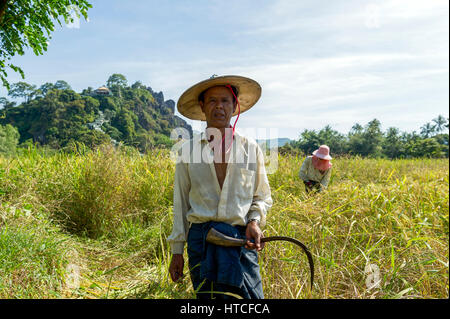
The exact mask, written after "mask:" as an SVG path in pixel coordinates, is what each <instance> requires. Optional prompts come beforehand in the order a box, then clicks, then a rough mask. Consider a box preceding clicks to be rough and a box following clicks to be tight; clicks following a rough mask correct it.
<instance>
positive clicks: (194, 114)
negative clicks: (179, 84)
mask: <svg viewBox="0 0 450 319" xmlns="http://www.w3.org/2000/svg"><path fill="white" fill-rule="evenodd" d="M228 84H229V85H231V86H234V87H235V88H236V89H237V91H238V100H239V104H240V106H241V113H243V112H245V111H247V110H249V109H250V108H251V107H252V106H253V105H255V103H256V102H257V101H258V100H259V98H260V96H261V86H260V85H259V84H258V82H256V81H254V80H252V79H249V78H246V77H243V76H239V75H224V76H212V77H211V78H209V79H208V80H205V81H201V82H199V83H197V84H195V85H193V86H191V87H190V88H189V89H187V90H186V91H185V92H184V93H183V94H182V95H181V97H180V98H179V100H178V103H177V109H178V112H180V113H181V114H182V115H184V116H185V117H187V118H189V119H191V120H199V121H206V117H205V114H204V113H203V111H202V108H201V106H200V103H199V101H198V97H199V95H200V93H202V92H203V91H205V90H207V89H209V88H211V87H214V86H225V85H228ZM237 114H238V108H236V111H235V112H234V113H233V116H234V115H237Z"/></svg>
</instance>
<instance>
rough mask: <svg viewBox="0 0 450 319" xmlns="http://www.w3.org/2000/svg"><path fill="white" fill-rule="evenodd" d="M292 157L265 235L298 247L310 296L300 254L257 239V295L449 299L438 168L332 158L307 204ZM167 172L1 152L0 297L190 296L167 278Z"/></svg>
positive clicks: (132, 163)
mask: <svg viewBox="0 0 450 319" xmlns="http://www.w3.org/2000/svg"><path fill="white" fill-rule="evenodd" d="M302 160H303V158H301V157H295V156H281V155H280V157H279V162H278V163H279V168H278V170H277V171H276V172H275V173H274V174H271V175H269V182H270V185H271V189H272V197H273V200H274V206H273V207H272V209H271V211H270V212H269V214H268V216H267V227H266V228H265V235H266V236H270V235H285V236H291V237H295V238H298V239H299V240H301V241H302V242H304V243H305V244H306V245H307V246H308V247H309V248H310V250H311V252H312V253H313V256H314V260H315V264H316V278H315V285H314V289H313V290H312V291H310V289H309V273H308V265H307V259H306V257H305V256H304V255H303V253H302V252H301V250H300V249H298V248H297V247H296V246H292V245H290V244H289V243H277V242H274V243H268V244H267V245H266V248H265V249H264V251H263V252H262V253H261V254H260V264H261V272H262V275H263V286H264V291H265V296H266V298H448V250H449V249H448V239H449V238H448V234H449V224H448V220H449V217H448V216H449V214H448V211H449V210H448V177H449V173H448V159H439V160H432V159H424V160H397V161H389V160H381V159H361V158H351V159H336V160H333V164H334V166H333V175H332V179H331V183H330V187H329V189H328V190H327V191H326V192H324V193H320V194H316V195H314V196H308V195H307V194H306V193H305V192H304V187H303V184H302V182H301V181H300V180H299V178H298V170H299V167H300V165H301V162H302ZM173 173H174V164H173V163H172V162H171V161H170V159H169V154H168V152H167V151H157V150H155V151H154V152H151V153H149V154H147V155H141V154H139V153H137V152H134V151H130V150H128V151H118V150H115V149H113V148H108V147H107V148H103V149H99V150H97V151H84V152H82V153H81V154H78V155H75V154H65V153H55V154H45V153H42V152H40V151H39V150H36V149H30V150H28V151H25V152H24V153H23V154H20V155H19V156H17V157H15V158H3V157H0V200H1V206H0V297H3V298H59V297H69V298H191V297H193V292H192V286H191V284H190V280H189V276H188V274H187V269H185V273H186V276H185V278H184V279H183V281H182V282H180V283H177V284H174V283H172V282H170V279H169V276H168V264H169V262H170V257H171V256H170V252H169V248H168V245H167V243H166V237H167V235H168V234H169V233H170V230H171V220H172V216H171V213H172V194H173ZM72 266H74V267H72ZM375 268H377V269H379V283H378V284H377V285H375V286H373V287H372V286H371V285H370V279H371V276H372V277H374V273H373V272H371V269H375ZM74 272H75V273H74ZM376 275H377V276H378V273H376ZM74 276H75V277H76V281H75V284H73V282H71V280H72V279H73V278H74ZM372 279H373V278H372Z"/></svg>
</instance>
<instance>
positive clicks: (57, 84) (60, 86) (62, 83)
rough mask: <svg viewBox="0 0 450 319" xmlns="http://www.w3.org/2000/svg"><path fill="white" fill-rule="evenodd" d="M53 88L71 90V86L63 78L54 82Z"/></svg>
mask: <svg viewBox="0 0 450 319" xmlns="http://www.w3.org/2000/svg"><path fill="white" fill-rule="evenodd" d="M54 88H55V89H57V90H72V87H71V86H70V85H69V83H67V82H66V81H63V80H58V81H56V82H55V85H54Z"/></svg>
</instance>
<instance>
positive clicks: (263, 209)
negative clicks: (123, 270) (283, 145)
mask: <svg viewBox="0 0 450 319" xmlns="http://www.w3.org/2000/svg"><path fill="white" fill-rule="evenodd" d="M234 137H235V138H234V140H233V143H232V147H231V149H230V152H231V155H230V158H229V160H228V165H227V170H226V176H225V180H224V182H223V185H222V189H220V185H219V182H218V180H217V176H216V171H215V167H214V161H213V160H214V152H213V150H212V148H211V146H210V145H209V143H208V141H207V139H206V134H205V133H203V134H202V135H201V137H200V138H198V137H197V138H194V139H191V140H189V141H187V142H186V143H184V144H183V145H182V146H181V148H180V152H179V156H178V158H177V164H176V167H175V181H174V192H173V228H172V233H171V234H170V236H169V237H168V238H167V241H168V242H169V243H170V245H171V250H172V253H173V254H182V253H183V249H184V244H185V242H186V239H187V234H188V230H189V226H190V223H204V222H208V221H220V222H225V223H228V224H230V225H233V226H235V225H241V226H245V225H246V224H247V222H248V220H250V219H257V220H259V222H260V225H261V227H263V226H264V225H265V221H266V214H267V211H268V210H269V209H270V207H271V206H272V197H271V194H270V186H269V181H268V179H267V174H266V170H265V167H264V155H263V153H262V151H261V149H260V147H259V146H258V144H257V143H256V142H255V141H254V140H252V139H248V138H246V137H244V136H242V135H239V133H238V132H235V135H234Z"/></svg>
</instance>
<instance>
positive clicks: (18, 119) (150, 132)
mask: <svg viewBox="0 0 450 319" xmlns="http://www.w3.org/2000/svg"><path fill="white" fill-rule="evenodd" d="M112 79H116V80H117V79H125V77H124V76H123V75H120V74H114V75H113V76H111V77H110V78H109V80H111V81H109V80H108V82H111V83H116V84H113V87H116V88H119V87H120V91H113V93H112V95H106V96H105V95H99V94H96V93H95V91H94V90H92V88H88V89H84V90H82V93H77V92H75V91H73V90H72V89H71V87H70V85H69V84H68V83H67V82H65V81H63V80H59V81H57V82H56V83H48V82H47V83H45V84H43V85H41V86H40V87H39V88H38V89H37V88H36V86H33V85H30V84H27V83H25V82H20V83H21V84H20V85H19V84H17V83H15V84H12V85H11V90H10V91H9V93H10V94H9V95H10V96H13V97H19V96H20V97H25V101H24V102H23V103H22V104H20V105H18V106H16V107H7V108H6V107H4V108H3V109H2V111H0V124H11V125H13V126H15V127H17V129H18V131H19V132H20V143H38V144H39V145H48V146H50V147H52V148H56V149H59V148H67V147H71V146H70V145H74V143H79V142H82V143H84V144H86V145H87V146H88V147H95V146H97V145H100V144H102V143H110V142H111V140H113V142H114V143H119V142H122V143H123V144H126V145H130V146H134V147H137V148H139V150H141V151H146V150H148V149H149V148H152V147H154V146H157V145H163V146H169V145H171V140H170V138H169V136H170V133H171V131H172V129H173V128H175V127H184V128H186V129H188V130H189V131H190V132H191V133H192V129H191V127H190V126H189V125H188V124H187V123H186V122H185V121H184V120H182V119H181V118H179V117H177V116H175V115H174V114H173V109H172V108H173V106H174V102H173V101H171V100H169V101H164V95H163V94H162V92H159V93H156V92H153V90H152V89H151V88H150V87H146V86H144V85H143V84H142V83H140V82H137V83H135V84H134V85H132V86H131V87H130V86H127V85H126V82H121V83H120V84H117V82H115V81H116V80H112ZM125 81H126V79H125ZM154 95H155V96H158V99H155V98H154ZM1 99H2V100H0V102H1V103H2V104H3V105H10V102H9V101H8V100H7V99H6V98H1Z"/></svg>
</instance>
